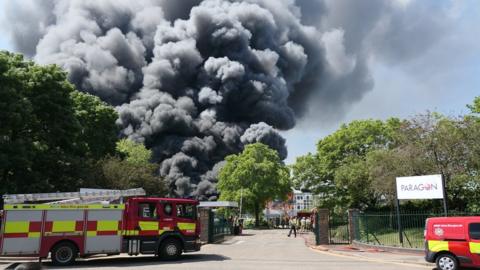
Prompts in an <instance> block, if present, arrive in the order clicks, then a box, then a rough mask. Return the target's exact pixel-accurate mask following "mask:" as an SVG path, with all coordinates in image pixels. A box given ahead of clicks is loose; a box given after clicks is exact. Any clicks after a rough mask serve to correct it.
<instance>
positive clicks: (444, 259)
mask: <svg viewBox="0 0 480 270" xmlns="http://www.w3.org/2000/svg"><path fill="white" fill-rule="evenodd" d="M436 263H437V268H438V269H439V270H458V262H457V258H455V256H453V255H451V254H448V253H445V254H440V255H438V257H437V260H436Z"/></svg>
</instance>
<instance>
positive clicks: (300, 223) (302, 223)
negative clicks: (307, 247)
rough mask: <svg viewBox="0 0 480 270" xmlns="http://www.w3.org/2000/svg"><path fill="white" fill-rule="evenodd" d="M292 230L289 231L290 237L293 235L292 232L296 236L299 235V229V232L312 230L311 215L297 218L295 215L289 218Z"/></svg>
mask: <svg viewBox="0 0 480 270" xmlns="http://www.w3.org/2000/svg"><path fill="white" fill-rule="evenodd" d="M289 223H290V231H289V232H288V237H290V235H292V232H293V234H294V236H295V237H297V229H298V230H299V232H307V231H310V230H312V219H311V218H310V217H302V218H297V217H293V218H291V219H290V220H289Z"/></svg>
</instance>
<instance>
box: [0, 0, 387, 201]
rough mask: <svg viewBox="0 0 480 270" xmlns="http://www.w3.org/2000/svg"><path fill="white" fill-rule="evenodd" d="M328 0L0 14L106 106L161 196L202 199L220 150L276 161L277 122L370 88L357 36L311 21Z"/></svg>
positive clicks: (112, 3) (143, 2)
mask: <svg viewBox="0 0 480 270" xmlns="http://www.w3.org/2000/svg"><path fill="white" fill-rule="evenodd" d="M339 2H342V1H314V0H312V1H307V0H304V1H293V0H287V1H277V0H249V1H221V0H204V1H197V0H181V1H180V0H138V1H121V0H102V1H96V0H95V1H93V0H71V1H56V0H36V1H19V2H13V3H11V4H10V7H9V9H8V13H7V14H8V16H9V17H11V20H8V21H10V24H12V25H11V30H12V37H13V41H14V43H15V45H16V47H17V49H18V50H20V51H22V52H24V53H26V54H28V55H31V56H32V57H34V59H35V60H36V61H37V62H38V63H41V64H50V63H55V64H58V65H60V66H61V67H63V68H64V69H65V70H67V71H68V79H69V80H70V81H71V82H72V83H74V84H75V85H76V86H77V87H78V88H79V89H81V90H82V91H85V92H89V93H92V94H94V95H97V96H99V97H100V98H101V99H103V100H104V101H106V102H108V103H110V104H112V105H114V106H116V108H117V111H118V113H119V119H118V125H119V126H121V127H122V132H121V136H124V137H128V138H131V139H132V140H135V141H137V142H143V143H144V144H145V145H146V146H147V147H148V148H150V149H152V150H153V152H154V156H155V158H154V159H155V162H158V163H159V164H160V174H161V175H162V176H164V177H165V178H166V179H167V181H168V183H169V184H170V187H171V192H172V195H175V196H195V197H197V198H199V199H214V198H215V196H216V191H215V182H216V175H217V172H218V170H219V169H220V168H221V166H222V161H223V159H224V158H225V156H226V155H228V154H232V153H238V152H239V151H241V150H242V149H243V147H244V145H245V144H248V143H254V142H262V143H265V144H267V145H269V146H270V147H272V148H274V149H276V150H277V151H278V153H279V155H280V157H281V158H282V159H284V158H285V157H286V156H287V150H286V147H285V140H284V139H283V138H282V137H281V136H280V135H279V132H278V130H288V129H291V128H293V127H294V126H295V122H296V119H297V118H298V117H299V116H301V115H303V114H304V113H305V111H306V108H307V104H310V103H313V102H317V103H316V105H315V106H316V107H312V108H314V112H315V113H314V115H315V117H318V118H322V117H323V115H324V114H325V112H326V111H328V110H330V109H331V108H336V107H339V108H343V107H344V106H345V104H349V103H351V102H353V101H355V100H358V99H360V98H361V97H362V95H363V94H364V93H365V92H366V91H368V90H369V89H371V88H372V85H373V82H372V80H371V76H370V74H369V71H368V65H367V59H368V55H367V53H366V52H367V51H368V50H365V48H364V47H362V44H367V43H365V42H360V41H361V38H360V37H358V36H357V37H354V39H350V36H351V34H350V33H345V30H344V28H343V27H347V28H346V29H347V30H349V29H350V28H348V26H349V25H346V23H345V25H346V26H343V25H341V24H338V23H335V21H334V20H333V19H331V20H330V21H327V22H324V21H322V18H326V17H325V16H326V15H325V14H329V11H331V10H332V11H334V12H337V13H339V12H340V13H341V8H336V9H335V8H334V6H335V5H338V6H341V4H337V3H339ZM370 2H371V1H370ZM389 2H390V1H381V2H379V3H377V4H378V7H372V10H378V9H381V8H382V7H385V6H390V4H389ZM392 2H394V1H392ZM392 5H393V4H392ZM392 10H393V8H392ZM391 13H393V12H391ZM13 17H15V19H13ZM340 17H341V16H340ZM367 17H368V16H367ZM334 19H335V18H334ZM336 19H338V21H339V22H341V18H336ZM331 21H333V22H331ZM11 22H14V23H11ZM351 27H352V28H353V27H354V26H351ZM359 34H361V33H359ZM345 37H348V38H349V39H348V40H346V41H345ZM357 40H358V41H359V42H358V44H356V41H357ZM323 107H325V108H326V109H323ZM310 111H312V110H311V109H310Z"/></svg>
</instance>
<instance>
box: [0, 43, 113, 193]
mask: <svg viewBox="0 0 480 270" xmlns="http://www.w3.org/2000/svg"><path fill="white" fill-rule="evenodd" d="M79 97H83V95H82V94H79V93H78V94H76V90H75V89H74V87H73V85H71V84H70V83H68V82H67V80H66V74H65V72H63V71H62V70H61V69H60V68H58V67H56V66H53V65H51V66H39V65H36V64H34V63H33V62H31V61H25V60H24V59H23V57H22V56H21V55H19V54H12V53H8V52H0V110H1V111H2V113H1V114H0V192H2V193H17V192H20V193H23V192H48V191H59V190H62V191H63V190H72V189H76V188H78V187H80V186H84V185H85V184H86V183H89V181H90V182H91V177H92V176H93V175H94V173H93V171H92V170H91V167H90V165H91V164H95V162H94V161H91V160H90V157H98V156H101V155H102V153H110V152H112V151H113V149H114V147H111V146H112V143H111V141H112V140H113V142H115V141H116V138H113V137H112V136H105V137H103V136H99V137H97V140H94V139H92V135H93V133H96V132H97V133H102V134H111V132H114V131H111V130H109V129H111V128H112V126H113V125H114V119H112V118H110V121H112V122H111V123H110V124H109V125H108V124H105V123H106V121H103V120H102V121H100V122H101V123H103V124H101V125H98V126H96V127H97V129H96V130H95V128H92V127H94V126H95V125H96V124H95V123H92V122H93V121H97V120H98V119H96V118H95V117H90V116H89V117H83V116H82V114H83V112H82V110H85V111H87V112H89V111H91V110H90V108H89V106H88V102H78V101H79V100H85V99H87V100H88V99H90V100H91V99H92V98H91V97H86V98H79ZM105 107H106V105H105ZM77 109H81V111H76V110H77ZM96 109H98V107H97V108H96ZM106 110H107V111H108V110H110V112H109V113H108V114H109V115H111V112H112V111H111V110H113V109H106ZM99 115H104V114H103V113H100V114H99ZM102 129H103V130H102ZM107 130H108V131H107ZM115 130H116V129H115ZM94 144H95V145H96V146H94ZM99 145H102V146H103V147H100V148H98V147H97V146H99ZM113 146H114V145H113ZM109 147H111V148H109ZM90 150H91V151H93V154H90V152H89V151H90Z"/></svg>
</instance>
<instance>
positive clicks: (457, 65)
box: [0, 0, 480, 164]
mask: <svg viewBox="0 0 480 270" xmlns="http://www.w3.org/2000/svg"><path fill="white" fill-rule="evenodd" d="M407 2H408V1H407ZM459 2H461V3H462V4H461V5H459V6H460V7H458V9H454V10H451V13H452V14H453V16H455V17H456V19H455V20H453V22H454V25H451V26H450V27H451V29H450V32H449V33H450V34H449V35H448V36H446V37H445V38H442V39H440V40H439V41H438V42H437V43H436V44H434V45H433V46H431V47H430V48H429V49H428V50H426V51H424V53H423V54H422V55H419V56H417V57H415V58H413V59H410V60H408V61H405V62H400V63H389V62H388V61H382V60H380V59H376V58H375V56H372V57H371V58H370V59H368V65H369V68H370V71H371V74H372V77H373V81H374V87H373V89H371V90H370V91H368V92H367V93H366V94H365V95H364V96H363V97H362V98H361V99H360V100H359V101H357V102H356V103H353V104H351V105H349V107H348V108H347V110H346V111H345V113H344V114H342V115H339V116H335V117H332V118H331V119H330V120H329V121H319V122H316V124H315V125H312V124H311V121H310V120H308V121H303V122H302V120H300V121H299V123H298V124H297V126H296V127H295V128H293V129H291V130H289V131H285V132H282V135H283V136H284V137H285V138H286V140H287V148H288V157H287V159H286V163H287V164H290V163H293V162H294V161H295V158H296V157H298V156H301V155H304V154H306V153H308V152H315V145H316V143H317V142H318V140H319V139H321V138H322V137H324V136H327V135H328V134H330V133H332V132H334V131H335V130H336V129H337V128H338V127H339V126H340V125H341V124H343V123H348V122H350V121H352V120H356V119H369V118H374V119H386V118H389V117H392V116H394V117H401V118H408V117H413V116H415V115H417V114H421V113H425V112H427V111H438V112H441V113H444V114H447V115H459V114H463V113H466V112H467V108H466V104H469V103H471V102H472V100H473V99H474V97H476V96H479V95H480V46H479V44H478V40H479V39H478V37H479V36H480V30H479V29H480V27H478V26H479V25H480V5H479V3H478V2H477V1H459ZM3 4H4V0H0V7H2V6H3ZM4 30H5V29H3V30H2V29H0V50H1V49H5V50H10V51H14V50H15V49H14V46H13V43H12V42H11V40H10V39H9V37H8V35H7V34H6V33H5V31H4ZM412 42H414V41H412ZM310 115H311V114H310ZM310 117H311V116H310Z"/></svg>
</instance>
